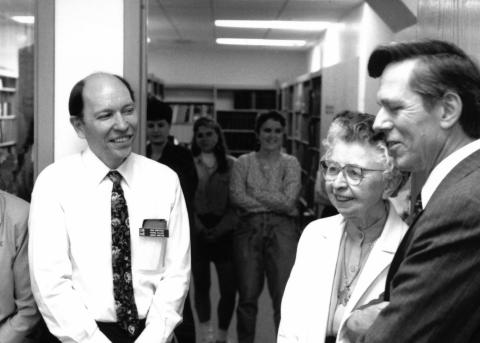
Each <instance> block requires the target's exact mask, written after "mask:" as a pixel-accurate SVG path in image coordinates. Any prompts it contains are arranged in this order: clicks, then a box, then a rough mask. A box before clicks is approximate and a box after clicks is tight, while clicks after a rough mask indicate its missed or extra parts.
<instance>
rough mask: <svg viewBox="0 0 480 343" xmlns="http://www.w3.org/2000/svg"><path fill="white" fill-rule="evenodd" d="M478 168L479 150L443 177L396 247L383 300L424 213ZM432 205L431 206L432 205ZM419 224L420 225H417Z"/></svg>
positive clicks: (479, 164)
mask: <svg viewBox="0 0 480 343" xmlns="http://www.w3.org/2000/svg"><path fill="white" fill-rule="evenodd" d="M479 168H480V150H477V151H475V152H474V153H472V154H470V155H469V156H467V157H466V158H464V159H463V160H462V161H460V163H458V164H457V165H456V166H455V167H454V168H453V169H452V170H451V171H450V173H448V174H447V176H445V178H444V179H443V180H442V182H440V184H439V185H438V187H437V189H436V190H435V192H433V194H432V196H431V198H430V200H429V202H428V203H427V205H426V206H425V208H424V209H423V211H421V212H420V213H419V214H418V215H417V216H416V217H415V218H414V219H413V221H412V223H411V224H410V227H409V229H408V231H407V233H406V234H405V237H404V238H403V240H402V242H401V243H400V246H399V247H398V250H397V252H396V253H395V256H394V258H393V261H392V265H391V267H390V270H389V271H388V275H387V282H386V285H385V300H389V299H390V290H391V288H392V280H393V278H394V276H395V274H396V272H397V270H398V269H399V267H400V264H401V263H402V261H403V260H404V258H405V256H406V255H407V254H408V249H409V247H410V242H411V241H412V240H413V239H414V235H415V230H416V228H417V227H418V226H419V225H420V224H421V218H422V217H423V215H424V213H427V212H428V211H429V209H431V208H437V209H438V208H441V206H442V205H444V204H440V205H438V204H437V205H436V204H435V201H436V199H439V198H440V199H441V198H442V195H443V193H445V192H451V187H452V185H455V184H456V183H457V182H458V181H459V180H460V179H462V178H464V177H465V176H467V175H468V174H470V173H472V172H473V171H475V170H478V169H479ZM432 204H433V205H432ZM419 223H420V224H419Z"/></svg>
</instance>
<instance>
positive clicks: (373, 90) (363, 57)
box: [358, 4, 394, 114]
mask: <svg viewBox="0 0 480 343" xmlns="http://www.w3.org/2000/svg"><path fill="white" fill-rule="evenodd" d="M362 7H363V18H362V25H361V33H360V46H359V47H360V49H359V92H358V96H359V98H358V108H359V109H360V110H361V111H365V112H369V113H372V114H374V113H376V112H377V111H378V105H377V89H378V80H377V79H372V78H371V77H369V76H368V72H367V63H368V58H369V57H370V54H371V53H372V51H373V50H374V49H375V47H376V46H377V45H378V44H385V43H388V42H390V41H392V40H393V36H394V34H393V32H392V31H391V30H390V29H389V27H388V26H387V25H386V24H385V22H384V21H383V20H382V18H380V17H379V16H378V15H377V13H375V12H374V11H373V10H372V8H371V7H370V6H368V5H366V4H365V5H363V6H362Z"/></svg>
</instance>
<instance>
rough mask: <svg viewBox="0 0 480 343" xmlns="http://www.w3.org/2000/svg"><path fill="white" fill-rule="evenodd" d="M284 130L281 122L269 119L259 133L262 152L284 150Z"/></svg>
mask: <svg viewBox="0 0 480 343" xmlns="http://www.w3.org/2000/svg"><path fill="white" fill-rule="evenodd" d="M284 131H285V130H284V128H283V126H282V124H280V122H278V121H276V120H273V119H268V120H267V121H266V122H265V123H263V125H262V126H260V130H259V132H258V140H259V141H260V150H263V151H277V150H280V149H281V148H282V144H283V134H284Z"/></svg>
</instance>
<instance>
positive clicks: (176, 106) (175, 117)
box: [169, 103, 213, 124]
mask: <svg viewBox="0 0 480 343" xmlns="http://www.w3.org/2000/svg"><path fill="white" fill-rule="evenodd" d="M169 105H170V107H171V108H172V123H173V124H184V123H193V122H194V121H195V120H196V119H197V118H199V117H204V116H208V117H213V104H212V103H169Z"/></svg>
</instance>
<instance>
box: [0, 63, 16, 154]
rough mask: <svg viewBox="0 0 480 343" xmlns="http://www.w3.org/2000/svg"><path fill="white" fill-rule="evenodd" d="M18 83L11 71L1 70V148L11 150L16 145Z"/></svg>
mask: <svg viewBox="0 0 480 343" xmlns="http://www.w3.org/2000/svg"><path fill="white" fill-rule="evenodd" d="M16 85H17V77H16V76H15V75H13V74H11V73H8V72H4V71H0V148H7V149H9V150H11V149H12V148H14V147H15V145H16V141H17V139H16V135H17V130H16V122H15V120H16V116H15V114H14V112H13V104H14V99H15V93H16V91H17V89H16Z"/></svg>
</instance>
